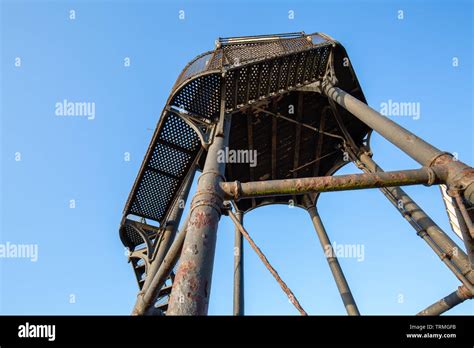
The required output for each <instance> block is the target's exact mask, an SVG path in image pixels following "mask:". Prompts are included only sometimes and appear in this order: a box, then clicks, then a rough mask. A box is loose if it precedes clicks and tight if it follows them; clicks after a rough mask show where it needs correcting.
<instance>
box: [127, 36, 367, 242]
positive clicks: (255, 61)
mask: <svg viewBox="0 0 474 348" xmlns="http://www.w3.org/2000/svg"><path fill="white" fill-rule="evenodd" d="M330 57H331V60H330ZM343 57H347V55H346V52H345V50H344V48H343V47H342V46H341V45H340V44H339V43H337V42H336V41H334V40H333V39H331V38H330V37H328V36H326V35H324V34H311V35H305V34H304V33H293V34H285V35H273V36H265V37H263V36H261V37H258V36H256V37H245V38H231V39H219V40H218V41H217V43H216V48H215V49H214V50H213V51H209V52H206V53H204V54H202V55H199V56H198V57H196V58H195V59H194V60H192V61H191V62H190V63H189V64H188V65H187V66H186V67H185V68H184V70H183V71H182V73H181V74H180V76H179V77H178V80H177V81H176V83H175V85H174V87H173V89H172V91H171V93H170V97H169V98H168V101H167V104H166V106H165V108H164V110H163V113H162V117H161V118H160V120H159V123H158V126H157V127H156V130H155V133H154V135H153V138H152V140H151V143H150V146H149V147H148V150H147V153H146V155H145V159H144V161H143V163H142V166H141V168H140V171H139V173H138V176H137V178H136V180H135V183H134V185H133V188H132V190H131V192H130V195H129V198H128V200H127V203H126V205H125V209H124V214H123V215H124V219H123V221H122V224H121V229H120V236H121V239H122V242H123V243H124V245H125V246H127V247H131V248H134V247H136V246H137V245H138V244H141V243H142V241H141V238H139V237H138V236H137V232H136V231H135V230H134V229H132V228H127V217H128V216H129V215H130V216H135V217H139V218H145V219H148V220H153V221H155V222H157V223H158V224H160V225H161V224H163V222H164V221H166V216H167V214H168V213H169V210H170V207H171V206H172V205H173V202H174V201H175V199H176V195H177V192H179V190H180V188H181V186H182V183H183V178H184V177H185V176H186V174H187V173H188V171H189V170H190V168H191V167H192V164H193V162H195V161H196V162H198V163H197V164H198V168H200V167H201V166H202V163H203V161H204V158H198V157H199V156H198V155H199V154H200V149H201V141H200V140H203V142H204V143H205V142H207V140H208V139H209V135H210V133H211V132H212V127H213V125H215V123H216V122H217V119H218V114H219V108H220V100H221V95H220V92H221V84H222V81H224V79H223V78H222V75H223V74H225V83H226V88H225V90H226V96H225V101H226V111H227V112H233V113H234V114H235V117H234V122H233V124H232V129H231V134H230V143H229V148H230V149H235V150H238V149H255V150H257V154H258V165H257V166H256V167H255V168H249V166H248V165H240V164H229V166H228V168H227V170H226V178H227V180H228V181H231V180H239V181H243V182H245V181H252V180H258V179H259V178H266V179H268V178H272V179H280V178H287V177H305V176H314V175H328V174H332V173H333V172H334V171H335V170H337V169H338V168H339V167H340V166H342V165H343V164H344V161H342V152H341V151H338V150H337V149H336V147H337V146H339V145H340V143H341V139H339V138H335V137H331V136H328V135H325V134H324V133H320V132H318V131H317V130H315V128H316V129H318V130H320V131H323V132H325V133H331V134H336V135H340V136H342V134H341V132H340V130H339V127H338V125H337V123H336V122H335V121H334V117H328V115H329V114H331V113H332V112H333V111H332V110H331V108H330V105H329V103H328V101H327V98H326V97H315V95H314V93H310V92H308V93H305V92H300V91H296V88H298V87H301V86H304V85H308V84H311V83H313V82H314V81H317V80H318V79H321V78H322V76H324V75H325V74H326V73H327V70H328V69H333V70H334V71H335V74H336V76H337V78H338V80H339V81H340V83H341V85H343V86H344V88H345V89H346V90H350V91H352V93H353V94H354V95H355V96H356V97H357V98H359V99H360V100H362V101H365V98H364V96H363V94H362V91H361V89H360V87H359V84H358V82H357V78H356V76H355V74H354V71H353V69H352V68H351V67H350V66H349V67H344V66H342V62H343V60H342V58H343ZM334 61H336V62H339V64H334ZM315 98H317V99H318V100H317V102H315V100H314V99H315ZM289 105H292V106H293V107H294V108H295V110H298V112H296V113H295V114H294V115H291V114H290V115H288V116H289V117H290V118H291V119H292V120H293V121H294V122H291V120H285V119H283V118H281V117H278V114H279V113H280V112H281V113H282V114H288V112H287V110H288V107H289ZM301 106H302V107H301ZM338 112H339V114H340V116H341V117H342V120H343V122H344V123H345V124H346V125H347V127H348V129H350V132H351V135H352V137H353V138H354V139H355V140H357V141H358V142H362V140H363V139H364V137H366V136H367V134H368V132H369V129H368V127H367V126H365V125H364V124H363V123H362V122H360V121H359V120H357V119H356V118H354V117H353V116H351V115H350V114H348V113H347V112H346V111H345V110H344V109H342V108H338ZM272 114H273V115H272ZM331 116H332V115H331ZM315 135H316V136H315ZM204 156H205V149H204V152H203V157H204ZM309 162H311V163H309ZM308 163H309V164H308ZM288 199H291V197H279V198H278V199H272V200H259V199H257V200H249V201H242V202H240V203H239V208H241V209H242V210H244V211H245V210H248V209H251V208H254V207H256V206H258V205H261V204H268V203H275V202H288ZM295 203H296V204H298V202H295Z"/></svg>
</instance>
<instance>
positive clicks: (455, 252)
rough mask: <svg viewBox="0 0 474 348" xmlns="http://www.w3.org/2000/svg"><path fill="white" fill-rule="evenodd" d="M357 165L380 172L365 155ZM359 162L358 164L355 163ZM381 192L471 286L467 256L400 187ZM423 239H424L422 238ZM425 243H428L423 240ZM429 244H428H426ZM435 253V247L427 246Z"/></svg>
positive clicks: (470, 273) (472, 272) (370, 170)
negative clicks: (430, 241) (425, 235)
mask: <svg viewBox="0 0 474 348" xmlns="http://www.w3.org/2000/svg"><path fill="white" fill-rule="evenodd" d="M355 160H356V164H357V165H359V166H360V165H362V168H361V169H363V170H364V171H368V172H371V173H374V172H382V171H383V169H382V168H380V167H379V166H378V165H377V163H375V162H374V160H373V159H372V158H371V157H370V156H369V155H368V154H367V153H362V154H360V155H359V156H358V158H356V159H355ZM357 161H359V162H357ZM382 192H383V193H384V195H385V196H386V197H387V198H388V199H389V201H390V202H391V203H392V204H393V205H394V207H395V208H397V210H398V211H400V213H401V214H402V215H403V216H404V217H405V218H406V219H407V221H408V222H409V223H410V224H411V225H412V226H413V227H414V228H415V230H416V231H417V232H418V233H419V235H420V237H423V236H424V234H423V233H422V232H423V231H424V232H426V234H428V237H429V238H430V239H431V240H432V241H433V242H434V243H435V244H436V246H437V247H438V248H439V250H440V252H441V254H442V257H443V262H445V263H447V262H449V261H451V262H452V263H453V264H454V266H455V267H456V268H457V269H459V272H460V273H461V275H462V276H463V277H465V278H467V280H468V281H469V282H470V283H471V284H473V283H474V271H473V270H472V269H471V267H470V264H469V260H468V257H467V255H466V254H465V253H464V252H463V251H462V249H461V248H459V247H458V245H457V244H456V243H455V242H454V241H453V240H452V239H451V238H450V237H449V236H448V235H447V234H446V233H445V232H444V231H443V230H442V229H441V228H440V227H439V226H438V225H437V224H436V223H435V222H434V221H433V220H432V219H431V218H430V217H429V216H428V215H427V214H426V213H425V212H424V211H423V209H422V208H421V207H420V206H419V205H418V204H416V203H415V202H414V201H413V200H412V199H411V198H410V196H408V195H407V194H406V193H405V191H403V190H402V189H401V188H400V187H387V188H383V189H382ZM423 239H425V238H423ZM425 241H428V240H426V239H425ZM428 244H429V243H428ZM429 245H430V247H432V248H433V249H434V250H435V252H436V249H435V247H436V246H435V245H431V244H429Z"/></svg>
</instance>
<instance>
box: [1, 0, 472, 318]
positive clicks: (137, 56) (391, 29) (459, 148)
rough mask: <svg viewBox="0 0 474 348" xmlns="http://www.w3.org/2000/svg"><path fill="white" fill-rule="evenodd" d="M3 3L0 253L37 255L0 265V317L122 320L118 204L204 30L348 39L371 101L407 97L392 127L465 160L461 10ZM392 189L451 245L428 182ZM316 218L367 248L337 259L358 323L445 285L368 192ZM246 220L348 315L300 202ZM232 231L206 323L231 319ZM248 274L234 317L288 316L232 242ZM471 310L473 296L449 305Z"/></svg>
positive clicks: (466, 51) (288, 277)
mask: <svg viewBox="0 0 474 348" xmlns="http://www.w3.org/2000/svg"><path fill="white" fill-rule="evenodd" d="M1 4H2V6H1V19H0V29H1V39H0V41H1V65H0V66H1V102H0V106H1V156H2V160H1V166H2V168H1V175H2V177H1V207H0V212H1V216H0V219H1V231H0V232H1V236H0V243H6V242H10V243H17V244H37V245H38V248H39V254H38V261H37V262H30V261H29V260H26V259H0V269H1V283H0V313H2V314H128V313H130V311H131V308H132V306H133V303H134V301H135V297H136V293H137V284H136V281H135V279H134V275H133V272H132V269H131V267H130V265H129V264H127V263H126V257H125V253H124V247H123V246H122V244H121V242H120V240H119V237H118V226H119V222H120V218H121V214H122V209H123V206H124V204H125V200H126V198H127V195H128V193H129V191H130V189H131V186H132V184H133V181H134V179H135V176H136V174H137V172H138V168H139V166H140V163H141V161H142V159H143V156H144V153H145V150H146V148H147V146H148V144H149V141H150V138H151V136H152V134H153V129H154V127H155V125H156V123H157V121H158V117H159V115H160V113H161V110H162V107H163V106H164V103H165V100H166V98H167V96H168V93H169V91H170V89H171V87H172V85H173V83H174V82H175V79H176V78H177V76H178V74H179V73H180V71H181V69H182V68H183V67H184V66H185V64H186V63H187V62H188V61H189V60H191V59H192V58H194V57H195V56H196V55H198V54H200V53H201V52H203V51H206V50H209V49H212V48H213V47H214V40H215V39H216V38H217V37H219V36H224V37H225V36H239V35H253V34H266V33H281V32H293V31H305V32H307V33H310V32H316V31H320V32H324V33H327V34H329V35H331V36H332V37H334V38H336V39H337V40H339V41H340V42H341V43H342V44H343V45H344V46H345V47H346V49H347V51H348V54H349V57H351V61H352V64H353V66H354V68H355V71H356V73H357V75H358V78H359V81H360V83H361V85H362V88H363V90H364V92H365V95H366V97H367V100H368V102H369V104H370V105H372V106H374V107H375V108H377V109H378V108H379V107H380V104H381V103H382V102H384V101H387V100H389V99H392V100H394V101H403V102H419V103H420V105H421V117H420V119H418V120H413V119H412V118H409V117H394V119H395V121H397V122H399V123H400V124H402V125H403V126H405V127H406V128H408V129H409V130H411V131H413V132H414V133H416V134H417V135H419V136H421V137H422V138H424V139H426V140H428V141H429V142H431V143H433V144H434V145H435V146H437V147H439V148H441V149H443V150H446V151H451V152H456V153H458V155H459V157H460V159H462V160H463V161H465V162H467V163H469V164H471V165H473V164H474V158H473V148H474V146H473V140H472V133H473V124H472V121H473V103H472V99H473V66H472V58H473V51H472V48H473V47H472V38H473V32H472V31H473V28H472V19H473V5H472V2H471V1H443V2H440V1H430V2H429V5H427V4H426V2H422V1H413V0H410V1H380V2H377V1H305V2H303V1H275V0H273V1H228V2H227V1H226V2H223V1H173V2H171V1H169V2H151V1H131V0H130V1H116V2H113V1H10V0H7V1H1ZM70 10H75V12H76V19H75V20H70V19H69V11H70ZM179 10H184V11H185V20H179V18H178V14H179V13H178V12H179ZM290 10H293V11H294V14H295V18H294V19H293V20H290V19H288V11H290ZM398 10H403V11H404V19H403V20H399V19H398V18H397V16H398V12H397V11H398ZM16 57H20V58H21V67H15V59H16ZM125 57H130V60H131V66H130V67H128V68H127V67H124V66H123V65H124V64H123V63H124V58H125ZM453 57H457V58H458V60H459V66H458V67H453V64H452V62H453ZM63 99H67V100H70V101H87V102H95V104H96V117H95V119H94V120H87V119H85V118H61V117H58V116H55V104H56V103H57V102H61V101H62V100H63ZM372 148H373V150H374V152H375V156H374V159H375V160H377V161H378V162H379V163H380V165H381V166H382V167H384V168H385V169H392V170H394V169H406V168H416V167H418V165H417V164H416V163H415V162H414V161H412V160H411V159H409V158H408V157H407V156H405V155H404V154H403V153H401V152H400V151H399V150H397V149H396V148H394V147H393V146H392V145H391V144H389V143H388V142H386V141H384V140H383V139H381V137H379V136H378V135H376V134H374V135H373V137H372ZM16 152H20V153H21V156H22V157H21V161H15V153H16ZM124 152H130V154H131V161H129V162H126V161H124V160H123V156H124ZM356 172H359V171H358V169H357V168H355V167H354V166H353V165H347V166H346V167H344V168H343V169H342V170H341V171H340V173H356ZM194 188H195V187H194ZM194 188H193V189H194ZM407 191H408V192H409V194H411V195H412V196H413V197H414V198H415V200H416V201H418V203H419V204H420V205H421V206H422V207H423V208H424V209H425V210H426V211H427V212H428V213H429V214H430V215H431V216H432V217H433V218H434V219H435V221H437V222H438V223H439V224H440V226H441V227H442V228H443V229H444V230H445V231H448V233H449V234H450V235H451V236H453V239H455V240H456V241H457V242H460V240H459V239H457V237H456V236H454V234H453V233H452V232H451V230H450V228H449V224H448V221H447V216H446V214H445V212H444V206H443V203H442V201H441V197H440V193H439V190H438V188H437V187H431V188H427V187H424V186H420V187H410V188H407ZM71 199H75V200H76V208H75V209H70V208H69V201H70V200H71ZM319 209H320V213H321V216H322V218H323V220H324V222H325V225H326V228H327V230H328V233H329V235H330V238H331V239H332V240H333V241H335V242H336V243H338V244H344V243H347V244H360V245H363V246H364V251H365V258H364V261H363V262H358V261H357V259H355V258H342V259H340V263H341V265H342V267H343V269H344V271H345V273H346V276H347V279H348V282H349V284H350V286H351V288H352V290H353V294H354V297H355V299H356V301H357V302H358V305H359V309H360V311H361V313H363V314H414V313H416V312H418V311H419V310H421V309H423V308H424V307H426V306H427V305H429V304H431V303H433V302H434V301H437V300H438V299H440V298H441V297H444V296H445V295H447V294H449V293H451V292H452V291H454V290H455V288H456V287H457V286H458V285H459V284H458V283H459V282H458V281H457V279H456V278H455V277H454V275H452V274H451V273H450V271H449V270H448V269H447V268H446V267H445V266H444V265H443V264H442V262H441V261H439V259H438V258H437V256H436V255H435V254H434V253H433V252H432V251H431V249H430V248H429V247H428V246H427V245H426V244H425V243H424V242H423V241H422V240H421V239H420V238H419V237H417V236H416V234H415V232H414V230H412V229H411V227H410V226H409V225H408V223H407V222H406V221H404V220H403V219H402V218H401V217H400V215H399V213H398V212H397V211H396V210H395V209H394V208H393V207H392V206H391V204H390V203H389V202H388V201H387V200H386V199H385V197H384V196H383V195H382V194H381V193H380V192H379V191H378V190H367V191H355V192H341V193H327V194H323V195H322V196H321V198H320V201H319ZM245 222H246V226H247V227H248V230H249V232H250V234H251V235H252V236H253V237H254V239H255V241H256V242H257V244H258V245H259V246H260V247H261V249H262V250H263V251H264V253H265V254H266V255H267V257H268V259H269V260H270V261H271V262H272V264H273V265H274V267H275V268H276V269H277V270H278V272H279V273H280V275H281V276H282V278H283V279H284V280H285V281H286V282H287V284H288V285H289V286H290V288H291V289H292V290H293V292H294V293H295V295H296V296H297V298H298V299H299V301H300V303H301V304H302V306H303V307H304V308H305V310H306V311H307V312H309V313H311V314H315V315H317V314H345V310H344V307H343V305H342V302H341V300H340V297H339V294H338V293H337V290H336V286H335V284H334V281H333V279H332V277H331V275H330V272H329V268H328V266H327V263H326V260H325V258H324V256H323V254H322V251H321V247H320V245H319V241H318V240H317V238H316V235H315V233H314V230H313V228H312V225H311V221H310V219H309V217H308V216H307V213H306V212H305V211H304V210H301V209H298V208H293V209H290V208H288V207H286V206H271V207H265V208H261V209H258V210H255V211H254V212H252V213H249V214H248V215H247V216H246V217H245ZM233 234H234V232H233V227H232V225H231V223H230V221H229V219H228V218H226V217H223V218H222V220H221V224H220V228H219V232H218V244H217V250H216V258H215V265H214V277H213V284H212V292H211V303H210V309H209V312H210V314H231V313H232V274H233V272H232V262H233V256H232V248H233ZM245 266H246V268H245V294H246V312H247V314H291V315H294V314H297V311H296V310H295V309H294V308H293V307H292V305H291V304H290V303H289V301H288V299H287V298H286V297H285V295H284V293H283V292H282V291H281V290H280V288H279V286H278V285H277V283H276V282H275V281H274V279H273V278H272V276H271V275H270V274H269V272H268V271H267V270H266V269H265V268H264V266H263V265H262V264H261V262H260V260H259V259H258V258H257V256H256V255H255V254H254V252H253V251H252V250H251V249H250V248H249V247H248V245H247V244H246V250H245ZM71 294H73V295H74V296H75V300H76V301H75V303H70V296H71ZM400 295H401V296H402V297H403V299H402V297H400ZM400 299H402V301H400ZM400 302H401V303H400ZM473 312H474V311H473V302H472V301H471V302H465V303H463V304H461V305H460V306H458V307H457V308H455V309H454V310H452V311H451V312H450V313H452V314H473Z"/></svg>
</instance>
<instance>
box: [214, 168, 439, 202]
mask: <svg viewBox="0 0 474 348" xmlns="http://www.w3.org/2000/svg"><path fill="white" fill-rule="evenodd" d="M446 172H447V171H446V169H445V168H444V166H435V167H431V168H427V167H422V168H420V169H413V170H401V171H392V172H377V173H368V174H367V173H366V174H349V175H334V176H320V177H312V178H299V179H284V180H268V181H254V182H246V183H239V182H223V183H221V188H222V190H223V191H224V194H225V198H226V199H234V200H238V199H241V198H256V197H271V196H282V195H301V194H305V193H310V192H328V191H345V190H359V189H367V188H380V187H392V186H407V185H419V184H423V185H428V186H429V185H433V184H440V183H443V182H444V180H445V178H446Z"/></svg>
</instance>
